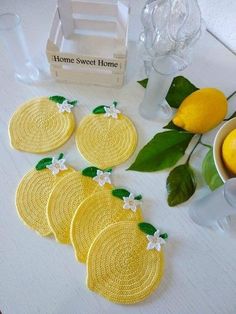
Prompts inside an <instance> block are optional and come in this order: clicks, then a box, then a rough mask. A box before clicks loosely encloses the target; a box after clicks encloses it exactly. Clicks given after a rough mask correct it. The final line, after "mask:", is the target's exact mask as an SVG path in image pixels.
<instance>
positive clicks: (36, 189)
mask: <svg viewBox="0 0 236 314" xmlns="http://www.w3.org/2000/svg"><path fill="white" fill-rule="evenodd" d="M73 171H74V170H73V169H72V168H67V169H66V170H64V171H60V172H59V173H58V174H57V175H53V174H52V172H51V171H50V170H49V169H47V168H45V169H42V170H40V171H38V170H36V169H32V170H31V171H29V172H28V173H27V174H26V175H25V176H24V177H23V179H22V180H21V182H20V183H19V185H18V188H17V191H16V208H17V212H18V214H19V217H20V218H21V219H22V221H23V222H24V223H25V224H26V225H27V226H29V227H30V228H31V229H33V230H35V231H36V232H37V233H39V234H40V235H42V236H47V235H49V234H50V233H51V228H50V227H49V225H48V222H47V217H46V208H47V201H48V198H49V195H50V193H51V191H52V189H53V187H54V185H55V184H56V183H57V182H59V181H60V180H61V179H62V178H63V177H66V176H67V175H69V174H70V173H72V172H73Z"/></svg>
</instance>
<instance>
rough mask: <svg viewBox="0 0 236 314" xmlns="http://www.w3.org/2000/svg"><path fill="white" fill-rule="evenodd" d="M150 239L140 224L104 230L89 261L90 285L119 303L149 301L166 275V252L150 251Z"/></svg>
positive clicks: (93, 245)
mask: <svg viewBox="0 0 236 314" xmlns="http://www.w3.org/2000/svg"><path fill="white" fill-rule="evenodd" d="M147 245H148V240H147V236H146V235H145V234H144V233H143V232H142V231H141V230H140V229H139V227H138V223H137V222H133V221H122V222H117V223H114V224H112V225H109V226H108V227H106V228H105V229H104V230H102V231H101V232H100V233H99V235H98V236H97V237H96V239H95V240H94V242H93V243H92V245H91V247H90V249H89V253H88V259H87V286H88V288H89V289H90V290H92V291H95V292H97V293H99V294H100V295H102V296H104V297H105V298H107V299H108V300H110V301H112V302H115V303H122V304H131V303H136V302H140V301H142V300H144V299H145V298H147V297H148V296H149V295H150V294H151V293H152V292H153V291H154V290H155V289H156V288H157V286H158V285H159V283H160V280H161V278H162V274H163V264H164V260H163V252H162V250H161V251H157V250H156V249H152V250H148V249H147Z"/></svg>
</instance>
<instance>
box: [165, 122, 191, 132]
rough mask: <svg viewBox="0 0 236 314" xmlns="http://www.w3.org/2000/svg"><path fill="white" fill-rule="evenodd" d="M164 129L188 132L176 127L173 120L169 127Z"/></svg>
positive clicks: (166, 126)
mask: <svg viewBox="0 0 236 314" xmlns="http://www.w3.org/2000/svg"><path fill="white" fill-rule="evenodd" d="M163 129H168V130H176V131H184V132H187V131H185V130H184V129H182V128H180V127H179V126H177V125H175V124H174V123H173V121H172V120H171V121H170V122H169V123H168V124H167V125H165V126H164V127H163Z"/></svg>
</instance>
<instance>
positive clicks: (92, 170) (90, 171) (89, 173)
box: [82, 167, 100, 178]
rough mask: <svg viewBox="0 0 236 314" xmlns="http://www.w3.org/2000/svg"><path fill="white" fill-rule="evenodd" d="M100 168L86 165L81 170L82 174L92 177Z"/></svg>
mask: <svg viewBox="0 0 236 314" xmlns="http://www.w3.org/2000/svg"><path fill="white" fill-rule="evenodd" d="M98 170H100V169H98V168H96V167H88V168H85V169H84V170H82V175H83V176H86V177H90V178H94V177H96V175H97V171H98Z"/></svg>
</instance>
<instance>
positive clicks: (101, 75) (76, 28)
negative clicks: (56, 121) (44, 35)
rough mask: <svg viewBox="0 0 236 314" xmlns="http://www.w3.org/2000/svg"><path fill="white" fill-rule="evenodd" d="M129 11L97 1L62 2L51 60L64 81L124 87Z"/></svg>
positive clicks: (49, 48) (50, 43) (119, 3)
mask: <svg viewBox="0 0 236 314" xmlns="http://www.w3.org/2000/svg"><path fill="white" fill-rule="evenodd" d="M128 18H129V8H128V6H127V4H126V3H125V2H123V1H117V4H112V3H102V2H93V1H89V2H88V1H78V0H58V5H57V8H56V12H55V15H54V18H53V22H52V26H51V31H50V35H49V39H48V41H47V48H46V50H47V57H48V61H49V63H50V69H51V74H52V76H53V77H54V78H55V79H57V80H60V81H68V82H76V83H82V84H96V85H103V86H118V87H119V86H122V84H123V81H124V75H125V67H126V58H127V37H128Z"/></svg>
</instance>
